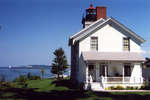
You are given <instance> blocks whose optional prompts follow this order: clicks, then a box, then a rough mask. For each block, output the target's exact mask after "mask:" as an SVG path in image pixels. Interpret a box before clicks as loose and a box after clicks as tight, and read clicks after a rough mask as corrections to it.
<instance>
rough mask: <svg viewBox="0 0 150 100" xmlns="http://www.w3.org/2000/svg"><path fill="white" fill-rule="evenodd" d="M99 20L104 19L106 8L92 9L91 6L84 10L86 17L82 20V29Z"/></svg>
mask: <svg viewBox="0 0 150 100" xmlns="http://www.w3.org/2000/svg"><path fill="white" fill-rule="evenodd" d="M100 18H103V19H106V7H104V6H98V7H96V8H94V7H93V5H92V4H91V5H90V7H89V8H88V9H86V15H85V16H83V18H82V24H83V28H85V27H87V26H89V25H90V24H92V23H93V22H95V21H96V20H98V19H100Z"/></svg>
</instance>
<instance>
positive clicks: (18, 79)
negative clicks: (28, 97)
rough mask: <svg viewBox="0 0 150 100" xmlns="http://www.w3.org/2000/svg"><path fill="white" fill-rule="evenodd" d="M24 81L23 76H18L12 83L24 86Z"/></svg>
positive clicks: (25, 79) (24, 77)
mask: <svg viewBox="0 0 150 100" xmlns="http://www.w3.org/2000/svg"><path fill="white" fill-rule="evenodd" d="M26 81H27V78H26V76H25V75H20V76H19V77H18V78H16V79H14V81H13V82H18V84H20V85H24V84H25V82H26Z"/></svg>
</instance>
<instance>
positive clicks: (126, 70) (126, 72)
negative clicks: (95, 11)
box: [124, 64, 131, 76]
mask: <svg viewBox="0 0 150 100" xmlns="http://www.w3.org/2000/svg"><path fill="white" fill-rule="evenodd" d="M124 76H131V64H125V65H124Z"/></svg>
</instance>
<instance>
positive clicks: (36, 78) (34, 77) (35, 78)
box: [30, 75, 41, 80]
mask: <svg viewBox="0 0 150 100" xmlns="http://www.w3.org/2000/svg"><path fill="white" fill-rule="evenodd" d="M39 79H41V77H40V76H36V75H34V76H33V75H32V76H31V78H30V80H39Z"/></svg>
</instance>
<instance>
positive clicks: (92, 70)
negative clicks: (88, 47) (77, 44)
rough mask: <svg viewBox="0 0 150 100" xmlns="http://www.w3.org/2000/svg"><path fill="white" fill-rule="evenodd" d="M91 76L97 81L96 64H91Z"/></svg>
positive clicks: (89, 66)
mask: <svg viewBox="0 0 150 100" xmlns="http://www.w3.org/2000/svg"><path fill="white" fill-rule="evenodd" d="M88 68H89V76H92V79H93V81H94V82H95V81H96V68H95V65H94V64H89V65H88Z"/></svg>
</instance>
